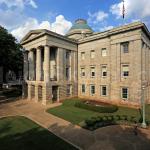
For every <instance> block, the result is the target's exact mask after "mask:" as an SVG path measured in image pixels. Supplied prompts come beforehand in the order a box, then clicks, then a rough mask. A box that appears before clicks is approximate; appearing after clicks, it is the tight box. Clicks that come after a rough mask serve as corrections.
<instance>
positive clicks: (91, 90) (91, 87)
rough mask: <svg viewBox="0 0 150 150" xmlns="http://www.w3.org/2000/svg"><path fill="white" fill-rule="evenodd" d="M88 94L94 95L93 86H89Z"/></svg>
mask: <svg viewBox="0 0 150 150" xmlns="http://www.w3.org/2000/svg"><path fill="white" fill-rule="evenodd" d="M90 94H91V95H94V94H95V85H90Z"/></svg>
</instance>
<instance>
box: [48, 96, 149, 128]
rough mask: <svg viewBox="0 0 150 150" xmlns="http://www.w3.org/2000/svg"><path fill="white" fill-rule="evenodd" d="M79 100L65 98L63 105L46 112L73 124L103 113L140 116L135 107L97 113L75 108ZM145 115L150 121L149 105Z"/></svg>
mask: <svg viewBox="0 0 150 150" xmlns="http://www.w3.org/2000/svg"><path fill="white" fill-rule="evenodd" d="M77 101H79V100H78V99H70V100H65V101H64V102H63V105H61V106H58V107H55V108H51V109H48V110H47V112H48V113H51V114H53V115H55V116H58V117H60V118H63V119H65V120H67V121H69V122H71V123H73V124H78V125H79V124H80V123H81V122H83V121H84V120H86V119H89V118H91V117H96V116H104V115H106V116H107V115H127V116H135V117H136V118H139V119H140V118H141V114H140V111H139V110H137V109H132V108H126V107H119V109H118V111H116V112H114V113H97V112H93V111H89V110H86V109H81V108H77V107H75V106H74V104H75V102H77ZM146 110H147V111H146V117H147V120H149V121H150V105H148V106H147V107H146Z"/></svg>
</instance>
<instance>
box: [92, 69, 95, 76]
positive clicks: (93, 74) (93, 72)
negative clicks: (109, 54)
mask: <svg viewBox="0 0 150 150" xmlns="http://www.w3.org/2000/svg"><path fill="white" fill-rule="evenodd" d="M91 77H95V67H91Z"/></svg>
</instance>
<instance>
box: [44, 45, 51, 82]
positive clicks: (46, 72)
mask: <svg viewBox="0 0 150 150" xmlns="http://www.w3.org/2000/svg"><path fill="white" fill-rule="evenodd" d="M49 81H50V47H49V46H47V45H46V46H45V47H44V82H46V83H48V82H49Z"/></svg>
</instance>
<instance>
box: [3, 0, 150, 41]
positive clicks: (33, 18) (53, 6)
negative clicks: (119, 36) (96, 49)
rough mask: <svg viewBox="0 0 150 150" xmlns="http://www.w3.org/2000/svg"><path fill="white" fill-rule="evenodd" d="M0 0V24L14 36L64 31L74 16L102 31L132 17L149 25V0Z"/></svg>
mask: <svg viewBox="0 0 150 150" xmlns="http://www.w3.org/2000/svg"><path fill="white" fill-rule="evenodd" d="M122 6H123V5H122V1H121V0H0V16H1V17H0V25H1V26H3V27H5V28H7V29H8V30H9V32H11V33H12V34H13V35H14V36H15V37H16V38H17V39H18V40H20V39H21V38H22V37H23V36H24V35H25V34H26V33H27V32H29V30H32V29H40V28H45V29H49V30H52V31H54V32H57V33H60V34H63V35H64V34H66V32H67V31H68V30H69V28H70V27H71V26H72V24H73V23H74V21H75V20H76V19H78V18H83V19H86V20H87V21H88V23H89V25H90V26H91V27H92V28H93V30H95V31H104V30H108V29H111V28H114V27H116V26H120V25H123V24H128V23H131V22H134V21H142V22H144V23H145V24H146V25H147V26H148V28H149V27H150V21H149V20H150V10H149V8H150V1H149V0H125V19H123V18H122Z"/></svg>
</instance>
